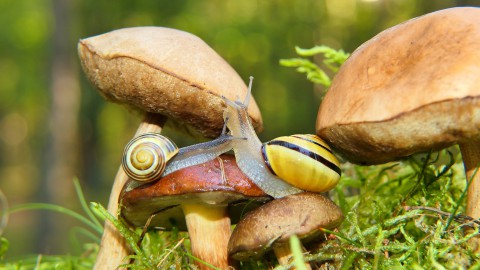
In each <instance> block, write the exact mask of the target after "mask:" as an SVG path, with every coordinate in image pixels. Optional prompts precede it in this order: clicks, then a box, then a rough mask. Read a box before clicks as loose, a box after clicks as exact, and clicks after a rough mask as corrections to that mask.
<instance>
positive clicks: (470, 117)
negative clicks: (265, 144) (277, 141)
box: [317, 7, 480, 219]
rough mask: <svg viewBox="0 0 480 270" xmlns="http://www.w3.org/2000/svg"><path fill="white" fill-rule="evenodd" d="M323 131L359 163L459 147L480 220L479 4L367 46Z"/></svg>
mask: <svg viewBox="0 0 480 270" xmlns="http://www.w3.org/2000/svg"><path fill="white" fill-rule="evenodd" d="M317 134H318V135H319V136H320V137H322V138H324V139H325V140H326V141H328V142H329V144H330V145H331V146H332V148H334V149H335V150H337V151H338V152H340V153H342V154H343V155H344V156H345V157H346V158H347V159H348V160H350V161H353V162H356V163H360V164H379V163H384V162H388V161H391V160H395V159H400V158H402V157H405V156H409V155H411V154H414V153H417V152H422V151H426V150H429V149H434V150H438V149H441V148H444V147H447V146H450V145H453V144H458V145H459V146H460V149H461V152H462V156H463V162H464V165H465V171H466V175H467V179H468V181H469V182H468V183H469V186H468V200H467V211H466V212H467V215H469V216H471V217H473V218H476V219H477V218H479V217H480V173H477V174H475V172H476V171H477V169H478V167H479V165H480V9H479V8H474V7H461V8H451V9H445V10H441V11H437V12H433V13H430V14H427V15H424V16H421V17H418V18H415V19H412V20H409V21H407V22H405V23H402V24H399V25H397V26H394V27H392V28H390V29H387V30H385V31H383V32H381V33H380V34H378V35H377V36H375V37H374V38H372V39H371V40H369V41H367V42H366V43H364V44H363V45H362V46H360V47H359V48H358V49H357V50H356V51H355V52H354V53H353V54H352V55H351V56H350V58H349V59H348V60H347V61H346V62H345V64H344V65H343V66H342V68H341V69H340V71H339V72H338V74H337V75H336V77H335V79H334V80H333V83H332V85H331V87H330V90H329V91H328V92H327V94H326V95H325V98H324V100H323V102H322V104H321V106H320V109H319V112H318V118H317ZM474 174H475V175H474Z"/></svg>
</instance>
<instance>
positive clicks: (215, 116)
mask: <svg viewBox="0 0 480 270" xmlns="http://www.w3.org/2000/svg"><path fill="white" fill-rule="evenodd" d="M78 51H79V55H80V59H81V63H82V66H83V69H84V70H85V73H86V74H87V76H88V78H89V80H90V81H91V82H92V83H93V84H94V85H95V86H96V87H97V88H98V89H99V90H100V92H101V93H102V95H103V96H104V97H105V98H106V99H107V100H110V101H113V102H117V103H122V104H127V105H129V106H133V107H136V108H139V109H140V110H142V111H147V112H151V113H160V114H164V115H166V116H168V117H171V118H172V119H174V120H176V121H177V122H179V123H180V124H187V125H190V126H192V127H193V128H195V130H198V131H199V132H200V133H201V134H202V135H204V136H206V137H216V136H218V135H219V134H220V131H221V128H222V126H223V109H224V108H225V105H224V102H223V100H222V98H221V96H222V95H223V96H225V97H227V98H228V99H230V100H236V99H237V98H240V99H243V98H244V97H245V96H246V94H247V87H246V85H245V83H244V81H243V80H242V79H241V78H240V77H239V75H238V74H237V73H236V72H235V70H234V69H233V68H232V67H231V66H230V65H229V64H228V63H227V62H225V60H224V59H223V58H222V57H221V56H219V55H218V54H217V53H216V52H215V51H214V50H213V49H212V48H210V47H209V46H208V45H207V44H206V43H205V42H204V41H202V40H201V39H200V38H198V37H197V36H194V35H192V34H190V33H187V32H183V31H180V30H175V29H170V28H164V27H133V28H125V29H120V30H115V31H112V32H109V33H106V34H102V35H99V36H94V37H90V38H87V39H83V40H80V42H79V44H78ZM248 112H249V115H250V117H251V118H252V121H253V125H254V127H255V129H256V130H257V131H261V129H262V118H261V115H260V111H259V109H258V107H257V105H256V103H255V101H253V100H252V102H250V105H249V107H248Z"/></svg>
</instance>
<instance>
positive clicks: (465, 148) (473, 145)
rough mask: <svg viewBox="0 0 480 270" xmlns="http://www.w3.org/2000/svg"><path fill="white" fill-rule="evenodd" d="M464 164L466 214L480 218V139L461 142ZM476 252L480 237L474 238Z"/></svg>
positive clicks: (479, 244) (479, 248)
mask: <svg viewBox="0 0 480 270" xmlns="http://www.w3.org/2000/svg"><path fill="white" fill-rule="evenodd" d="M460 151H461V152H462V158H463V165H464V166H465V174H466V177H467V181H469V184H468V191H467V209H466V214H467V215H468V216H470V217H472V218H474V219H478V218H480V171H479V169H480V139H474V140H471V141H468V142H465V143H461V144H460ZM470 243H471V247H472V250H473V251H474V252H477V253H478V252H480V238H479V237H476V238H474V239H472V241H471V242H470Z"/></svg>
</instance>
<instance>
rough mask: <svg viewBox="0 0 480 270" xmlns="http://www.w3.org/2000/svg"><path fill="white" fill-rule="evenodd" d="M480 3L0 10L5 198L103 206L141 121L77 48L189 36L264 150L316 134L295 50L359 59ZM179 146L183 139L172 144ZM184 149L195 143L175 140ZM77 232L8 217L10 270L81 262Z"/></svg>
mask: <svg viewBox="0 0 480 270" xmlns="http://www.w3.org/2000/svg"><path fill="white" fill-rule="evenodd" d="M478 4H480V3H479V1H453V0H437V1H435V0H431V1H427V0H417V1H415V0H316V1H315V0H304V1H286V0H277V1H251V0H247V1H219V0H218V1H198V0H177V1H164V0H156V1H146V0H128V1H105V0H83V1H80V0H71V1H69V0H57V1H54V0H50V1H47V0H19V1H17V0H15V1H14V0H0V33H1V35H0V189H1V190H3V192H4V193H5V194H6V196H7V198H8V201H9V203H10V205H13V206H15V205H19V204H23V203H29V202H47V203H54V204H59V205H62V206H65V207H68V208H71V209H74V210H79V211H80V209H81V208H80V205H79V202H78V199H77V198H76V196H75V192H74V188H73V181H72V179H73V178H74V177H78V178H79V180H80V182H81V185H82V187H83V189H84V192H85V196H86V197H87V200H88V201H97V202H100V203H102V204H104V205H106V202H107V199H108V194H109V190H110V187H111V183H112V181H113V179H114V176H115V173H116V171H117V169H118V166H119V164H120V158H121V154H122V150H123V147H124V145H125V144H126V143H127V142H128V141H129V140H130V138H131V137H132V136H133V134H134V132H135V130H136V128H137V125H138V123H139V121H140V120H141V119H140V116H139V115H138V114H136V113H135V112H131V111H129V110H127V109H125V108H123V107H121V106H118V105H114V104H109V103H107V102H105V101H104V100H103V99H102V98H101V97H100V95H99V94H98V93H97V92H96V90H95V89H93V88H92V86H91V85H90V84H89V83H88V82H87V81H86V80H85V77H84V75H83V72H82V70H81V68H80V66H79V61H78V58H77V53H76V44H77V42H78V40H79V39H81V38H85V37H90V36H93V35H97V34H101V33H104V32H108V31H111V30H114V29H119V28H124V27H131V26H143V25H157V26H167V27H172V28H178V29H181V30H185V31H187V32H191V33H193V34H195V35H197V36H199V37H201V38H202V39H203V40H205V41H206V42H207V43H208V44H209V45H210V46H211V47H213V48H214V49H215V50H216V51H217V52H218V53H219V54H220V55H222V56H223V57H224V58H225V59H226V60H227V61H228V62H229V63H230V64H231V65H232V66H233V67H234V68H235V69H236V70H237V71H238V73H239V74H240V76H241V77H242V78H245V80H246V81H247V79H248V77H249V76H250V75H252V76H254V77H255V82H254V87H253V95H254V97H255V99H256V101H257V103H258V105H259V107H260V109H261V111H262V113H263V120H264V124H265V131H264V132H263V133H262V134H261V135H260V138H261V139H262V141H266V140H269V139H271V138H274V137H277V136H280V135H288V134H294V133H313V132H314V128H315V119H316V116H317V109H318V106H319V103H320V93H321V91H323V90H324V89H314V87H313V85H312V84H311V83H309V82H307V80H306V79H305V78H304V75H302V74H298V73H296V72H294V70H292V69H290V68H285V67H281V66H280V65H279V64H278V62H279V59H282V58H291V57H295V53H294V46H295V45H298V46H300V47H303V48H310V47H313V46H314V45H316V44H325V45H328V46H331V47H333V48H337V49H339V48H343V49H344V50H345V51H347V52H351V51H353V50H354V49H355V48H356V47H358V46H359V45H360V44H362V43H363V42H364V41H366V40H368V39H370V38H371V37H373V36H374V35H375V34H376V33H378V32H379V31H381V30H383V29H386V28H388V27H390V26H393V25H395V24H398V23H400V22H403V21H405V20H408V19H410V18H412V17H415V16H419V15H422V14H425V13H428V12H431V11H434V10H439V9H443V8H449V7H454V6H463V5H478ZM173 136H174V135H173ZM175 140H177V141H178V142H179V144H180V145H182V144H186V143H188V140H183V139H182V138H175ZM75 226H78V224H77V223H75V222H74V221H73V220H72V219H71V218H70V217H67V216H64V215H60V214H55V213H49V212H46V211H28V212H21V213H14V214H12V215H11V216H10V220H9V224H8V226H7V228H6V230H5V232H4V236H5V237H7V239H9V240H10V250H9V252H8V253H7V256H8V258H15V257H18V256H21V255H24V254H28V253H48V254H53V253H74V252H75V250H76V249H77V248H78V247H76V246H75V244H74V241H71V240H70V238H72V237H73V238H75V237H76V234H75V230H74V229H72V228H74V227H75Z"/></svg>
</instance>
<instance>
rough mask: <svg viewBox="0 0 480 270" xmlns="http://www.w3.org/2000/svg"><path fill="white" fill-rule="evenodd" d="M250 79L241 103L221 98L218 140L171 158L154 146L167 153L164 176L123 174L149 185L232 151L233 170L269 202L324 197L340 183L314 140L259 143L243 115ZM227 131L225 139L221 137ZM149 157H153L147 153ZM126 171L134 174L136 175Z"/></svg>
mask: <svg viewBox="0 0 480 270" xmlns="http://www.w3.org/2000/svg"><path fill="white" fill-rule="evenodd" d="M252 79H253V78H252V77H251V78H250V84H249V87H248V90H249V91H248V94H247V97H246V98H245V101H244V102H243V103H242V102H240V101H235V102H233V101H230V100H228V99H226V98H224V101H225V103H226V104H227V109H226V110H225V112H224V119H225V126H224V128H223V131H222V135H220V137H218V138H217V139H215V140H212V141H209V142H205V143H200V144H195V145H192V146H188V147H183V148H180V149H179V150H178V153H177V154H176V155H175V153H174V152H175V150H173V149H172V148H169V147H167V146H166V145H167V144H166V143H165V144H164V145H163V146H162V145H161V146H160V147H159V148H160V149H164V150H166V151H167V152H168V154H166V155H165V157H166V158H161V159H159V160H162V161H163V162H164V164H166V163H167V162H169V164H168V165H167V166H166V167H165V170H164V171H163V170H160V169H158V171H157V169H155V173H147V174H148V177H136V176H135V175H134V174H129V173H127V174H128V175H129V176H130V177H131V178H133V179H135V180H138V181H141V180H140V179H147V178H148V180H150V181H153V180H156V179H159V176H160V175H167V174H169V173H172V172H174V171H177V170H179V169H182V168H185V167H188V166H193V165H196V164H200V163H204V162H207V161H209V160H211V159H214V158H215V157H217V156H219V155H220V154H222V153H224V152H227V151H229V150H231V149H233V151H234V153H235V158H236V161H237V165H238V167H239V168H240V169H241V170H242V171H243V173H245V174H246V175H247V176H248V177H249V178H250V179H251V180H252V182H254V183H255V184H256V185H257V186H258V187H259V188H260V189H262V190H263V191H264V192H265V193H267V194H269V195H270V196H272V197H275V198H280V197H283V196H287V195H290V194H294V193H298V192H301V191H302V190H307V191H313V192H325V191H328V190H330V189H332V188H333V187H334V186H335V185H336V184H337V182H338V180H339V179H340V174H341V171H340V168H339V162H338V160H337V159H336V158H335V156H334V155H333V153H332V151H331V150H330V148H329V147H328V146H327V144H326V143H325V142H324V141H322V140H321V139H320V138H319V137H318V136H316V135H292V136H283V137H279V138H277V139H274V140H272V141H270V142H267V143H264V144H262V143H261V142H260V140H259V139H258V137H257V134H256V133H255V130H254V129H253V126H252V124H251V122H250V118H249V117H248V114H247V110H246V109H247V107H248V101H249V99H250V95H251V88H252ZM227 127H228V130H229V134H227V133H226V128H227ZM157 135H158V134H157ZM148 136H150V135H148ZM160 136H161V135H160ZM162 137H163V136H162ZM163 138H165V137H163ZM134 140H135V139H134ZM162 143H164V142H163V141H162ZM149 144H150V142H149ZM172 144H173V143H172ZM133 145H136V144H134V143H129V144H128V145H127V148H129V147H131V146H133ZM130 153H135V152H133V151H130V150H128V149H126V150H125V154H126V155H128V154H130ZM151 153H158V152H157V151H156V150H155V151H153V150H152V151H151ZM142 159H146V158H143V157H142ZM169 159H170V161H169ZM129 160H130V159H129V158H128V157H124V162H123V163H122V164H123V165H124V168H125V170H126V171H127V170H128V167H129V166H130V165H132V164H133V163H132V162H130V163H129V162H128V161H129ZM152 164H156V163H155V162H152ZM132 171H134V172H135V173H138V171H136V170H132ZM143 181H145V180H143Z"/></svg>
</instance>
